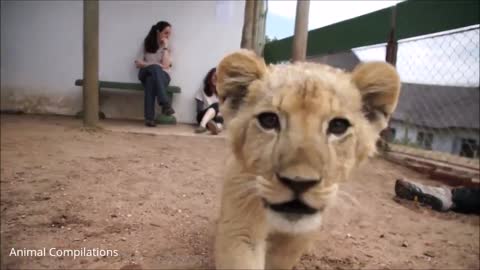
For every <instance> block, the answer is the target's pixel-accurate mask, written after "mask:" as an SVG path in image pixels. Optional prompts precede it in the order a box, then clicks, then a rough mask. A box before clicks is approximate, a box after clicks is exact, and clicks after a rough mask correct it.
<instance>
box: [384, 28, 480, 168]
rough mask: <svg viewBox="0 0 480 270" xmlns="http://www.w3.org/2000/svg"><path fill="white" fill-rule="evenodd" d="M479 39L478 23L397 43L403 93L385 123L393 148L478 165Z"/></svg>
mask: <svg viewBox="0 0 480 270" xmlns="http://www.w3.org/2000/svg"><path fill="white" fill-rule="evenodd" d="M479 38H480V33H479V27H478V25H477V26H474V27H473V28H472V27H470V28H468V29H458V30H454V31H449V32H447V33H441V34H437V35H429V36H423V37H417V38H414V39H408V40H400V41H399V43H398V52H397V64H396V65H397V70H398V72H399V74H400V77H401V79H402V91H401V95H400V100H399V103H398V107H397V110H396V111H395V113H394V115H393V116H392V119H391V121H390V124H389V127H390V136H389V138H390V140H391V142H392V143H393V148H394V150H396V151H400V152H405V153H411V154H417V155H418V154H421V155H422V156H428V157H429V158H433V159H440V160H446V161H452V160H458V159H459V158H461V159H470V161H472V160H473V161H474V163H475V162H476V163H477V164H478V158H479V155H480V153H479V150H480V147H479V141H480V138H479V137H480V135H479V125H480V119H479V115H480V112H479V98H480V97H479V78H480V74H479V63H480V61H479V58H480V57H479V54H480V51H479ZM467 162H468V160H467Z"/></svg>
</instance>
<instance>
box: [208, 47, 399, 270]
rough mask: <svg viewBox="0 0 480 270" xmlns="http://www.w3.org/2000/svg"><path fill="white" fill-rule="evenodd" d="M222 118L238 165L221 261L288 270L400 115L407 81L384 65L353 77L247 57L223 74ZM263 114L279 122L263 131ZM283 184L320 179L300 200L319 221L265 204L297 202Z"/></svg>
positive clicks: (224, 265)
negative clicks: (336, 129) (337, 128)
mask: <svg viewBox="0 0 480 270" xmlns="http://www.w3.org/2000/svg"><path fill="white" fill-rule="evenodd" d="M217 71H218V82H217V85H218V91H219V96H220V99H221V101H222V105H221V111H222V113H223V115H224V116H225V119H226V125H227V130H228V135H229V136H228V138H229V144H230V150H231V153H232V155H231V157H230V159H229V160H228V161H227V164H226V170H227V172H226V176H225V179H224V183H223V191H222V197H221V200H222V201H221V213H220V218H219V222H218V228H217V235H216V246H215V260H216V266H217V268H218V269H264V268H267V269H291V268H292V267H293V266H294V265H295V264H296V263H297V262H298V259H299V258H300V256H301V255H302V253H303V252H304V251H305V250H306V249H307V248H308V247H309V245H310V244H311V243H312V241H313V240H314V239H315V238H314V235H315V234H316V232H317V231H318V230H317V229H318V227H319V226H320V222H321V218H322V212H323V210H324V209H325V207H327V206H328V205H329V202H330V201H331V200H332V199H333V198H335V195H336V191H337V189H338V183H340V182H342V181H344V180H346V179H347V178H348V176H349V173H350V171H351V170H352V169H353V168H355V167H356V166H357V165H358V164H359V163H360V162H362V161H364V160H366V159H367V158H368V157H369V156H372V155H373V154H374V153H375V142H376V141H377V139H378V135H379V133H380V131H381V130H382V129H383V128H384V127H385V126H386V123H387V121H388V118H389V116H390V115H391V113H392V112H393V110H394V109H395V106H396V103H397V100H398V95H399V91H400V80H399V77H398V75H397V72H396V71H395V69H394V68H393V67H392V66H390V65H389V64H386V63H380V62H375V63H367V64H362V65H360V66H359V67H357V68H356V69H355V70H354V71H353V72H352V73H351V74H350V73H346V72H343V71H340V70H338V69H334V68H332V67H329V66H325V65H320V64H313V63H296V64H284V65H272V66H269V67H267V66H266V65H265V63H264V62H263V60H262V59H260V58H258V57H256V56H255V54H254V53H253V52H250V51H247V50H240V51H238V52H236V53H233V54H230V55H228V56H226V57H225V58H224V59H223V60H222V61H221V63H220V64H219V66H218V69H217ZM263 112H274V113H276V114H277V115H278V116H279V119H280V124H281V128H280V129H279V130H265V129H263V128H262V127H261V125H260V124H259V122H258V120H257V115H258V114H260V113H263ZM333 118H345V119H348V121H349V122H350V123H351V125H352V126H351V127H349V128H348V130H347V131H346V132H345V134H343V135H341V136H335V135H333V134H327V128H328V125H329V122H330V120H332V119H333ZM277 175H281V176H285V177H288V178H290V179H296V181H297V180H298V181H302V179H321V181H320V182H318V183H319V184H318V185H316V186H314V187H313V188H311V189H309V190H308V191H307V192H305V193H303V194H302V195H301V199H302V201H303V202H304V203H306V204H307V205H309V206H310V207H313V208H315V209H318V210H319V211H318V212H317V213H315V214H312V215H302V216H300V217H299V216H298V215H291V214H284V213H283V212H282V213H278V212H274V211H272V210H271V209H269V208H268V207H267V206H265V205H264V200H265V201H267V202H268V203H269V204H276V203H284V202H288V201H290V200H292V199H293V192H292V191H291V190H290V189H288V188H287V187H286V186H285V185H284V184H282V183H281V182H280V181H279V179H278V178H277Z"/></svg>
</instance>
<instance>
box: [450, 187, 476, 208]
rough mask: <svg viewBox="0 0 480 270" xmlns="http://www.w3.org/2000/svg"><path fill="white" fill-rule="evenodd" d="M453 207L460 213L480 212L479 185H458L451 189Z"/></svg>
mask: <svg viewBox="0 0 480 270" xmlns="http://www.w3.org/2000/svg"><path fill="white" fill-rule="evenodd" d="M452 200H453V204H454V207H453V208H452V210H454V211H456V212H462V213H480V187H458V188H454V189H453V190H452Z"/></svg>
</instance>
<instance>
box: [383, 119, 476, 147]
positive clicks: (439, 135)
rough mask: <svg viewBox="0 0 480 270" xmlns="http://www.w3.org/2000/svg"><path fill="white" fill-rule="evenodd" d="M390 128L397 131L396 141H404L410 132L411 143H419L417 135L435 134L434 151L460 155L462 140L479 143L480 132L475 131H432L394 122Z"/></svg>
mask: <svg viewBox="0 0 480 270" xmlns="http://www.w3.org/2000/svg"><path fill="white" fill-rule="evenodd" d="M390 127H392V128H394V129H395V130H396V132H395V138H394V139H395V140H398V141H401V142H402V141H404V139H405V138H406V137H405V133H406V132H407V130H408V134H407V138H408V140H409V141H410V142H411V143H417V133H418V132H421V131H423V132H426V133H432V134H433V141H432V150H433V151H439V152H444V153H451V154H456V155H458V154H460V141H461V139H462V138H463V139H473V140H475V141H477V142H478V141H479V140H480V138H479V133H478V130H477V131H475V130H473V129H446V130H445V129H444V130H432V129H427V130H426V129H423V128H419V127H416V126H409V127H408V129H407V126H406V125H405V124H403V123H402V122H399V121H395V120H392V121H391V122H390Z"/></svg>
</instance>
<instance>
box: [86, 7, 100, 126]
mask: <svg viewBox="0 0 480 270" xmlns="http://www.w3.org/2000/svg"><path fill="white" fill-rule="evenodd" d="M83 78H84V85H83V113H84V116H83V123H84V125H85V126H87V127H95V126H96V125H97V124H98V0H84V1H83Z"/></svg>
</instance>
